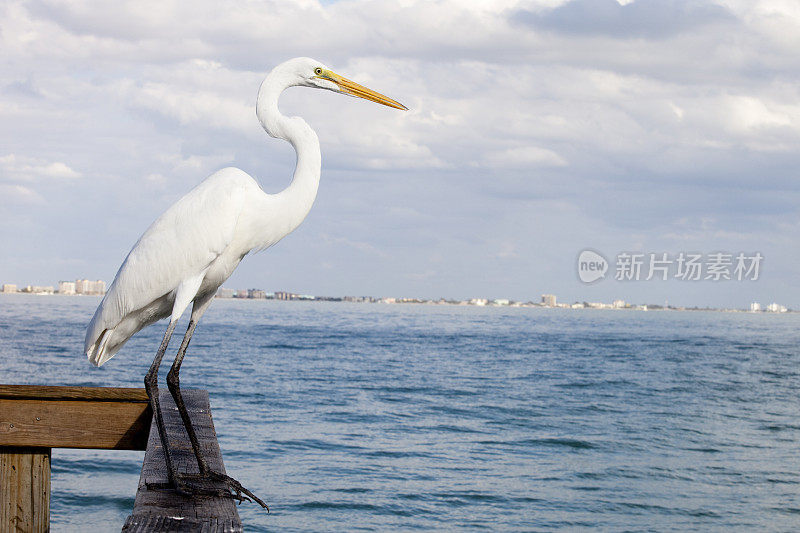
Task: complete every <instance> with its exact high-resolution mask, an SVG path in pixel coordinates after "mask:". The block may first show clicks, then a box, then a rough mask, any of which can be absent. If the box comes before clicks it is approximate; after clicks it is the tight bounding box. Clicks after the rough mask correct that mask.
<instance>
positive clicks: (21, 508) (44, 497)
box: [0, 447, 50, 533]
mask: <svg viewBox="0 0 800 533" xmlns="http://www.w3.org/2000/svg"><path fill="white" fill-rule="evenodd" d="M0 493H2V495H3V497H2V500H0V503H2V507H0V531H25V532H28V531H30V532H32V533H40V532H41V533H44V532H46V531H49V530H50V448H12V447H4V448H0Z"/></svg>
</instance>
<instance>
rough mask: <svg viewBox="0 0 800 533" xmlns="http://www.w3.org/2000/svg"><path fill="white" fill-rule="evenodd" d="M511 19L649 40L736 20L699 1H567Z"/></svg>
mask: <svg viewBox="0 0 800 533" xmlns="http://www.w3.org/2000/svg"><path fill="white" fill-rule="evenodd" d="M512 19H513V20H514V21H516V22H520V23H522V24H526V25H530V26H533V27H534V28H541V29H547V30H554V31H558V32H563V33H568V34H581V35H606V36H609V37H619V38H632V37H644V38H650V39H663V38H666V37H671V36H674V35H677V34H681V33H687V32H689V31H692V30H696V29H697V28H698V27H702V26H707V25H712V24H729V23H733V22H735V21H736V17H735V16H734V15H733V14H732V13H731V12H730V11H729V10H728V9H726V8H725V7H723V6H720V5H715V4H712V3H709V2H704V1H702V0H637V1H635V2H624V3H623V2H618V1H617V0H571V1H570V2H567V3H565V4H563V5H560V6H558V7H556V8H555V9H552V10H548V11H533V12H532V11H528V10H519V11H517V12H515V13H514V14H513V15H512Z"/></svg>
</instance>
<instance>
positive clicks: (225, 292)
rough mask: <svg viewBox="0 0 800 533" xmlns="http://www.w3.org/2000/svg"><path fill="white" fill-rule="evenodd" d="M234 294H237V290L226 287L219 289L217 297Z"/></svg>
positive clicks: (228, 296) (230, 296) (226, 296)
mask: <svg viewBox="0 0 800 533" xmlns="http://www.w3.org/2000/svg"><path fill="white" fill-rule="evenodd" d="M234 294H236V291H235V290H233V289H226V288H225V287H220V288H219V289H217V298H233V295H234Z"/></svg>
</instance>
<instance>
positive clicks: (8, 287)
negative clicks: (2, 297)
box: [3, 283, 17, 294]
mask: <svg viewBox="0 0 800 533" xmlns="http://www.w3.org/2000/svg"><path fill="white" fill-rule="evenodd" d="M14 292H17V286H16V285H14V284H13V283H3V293H5V294H10V293H14Z"/></svg>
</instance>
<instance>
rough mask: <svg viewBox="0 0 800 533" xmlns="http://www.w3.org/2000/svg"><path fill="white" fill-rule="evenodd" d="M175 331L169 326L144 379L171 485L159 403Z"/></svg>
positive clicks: (167, 450)
mask: <svg viewBox="0 0 800 533" xmlns="http://www.w3.org/2000/svg"><path fill="white" fill-rule="evenodd" d="M173 331H175V323H174V322H170V324H169V326H167V332H166V333H164V340H162V341H161V346H160V347H159V348H158V352H156V356H155V358H154V359H153V364H152V365H150V370H149V371H148V372H147V375H146V376H145V377H144V388H145V390H146V391H147V396H148V398H150V407H151V408H152V409H153V413H154V414H155V415H156V427H157V428H158V436H159V437H160V438H161V447H162V448H163V449H164V459H165V460H166V462H167V475H168V477H169V482H170V483H174V482H175V471H174V470H173V466H172V457H170V454H169V441H168V439H167V431H166V429H165V428H164V416H163V414H162V413H161V406H160V405H159V401H158V367H159V366H161V359H163V358H164V352H166V351H167V346H169V340H170V338H172V332H173Z"/></svg>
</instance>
